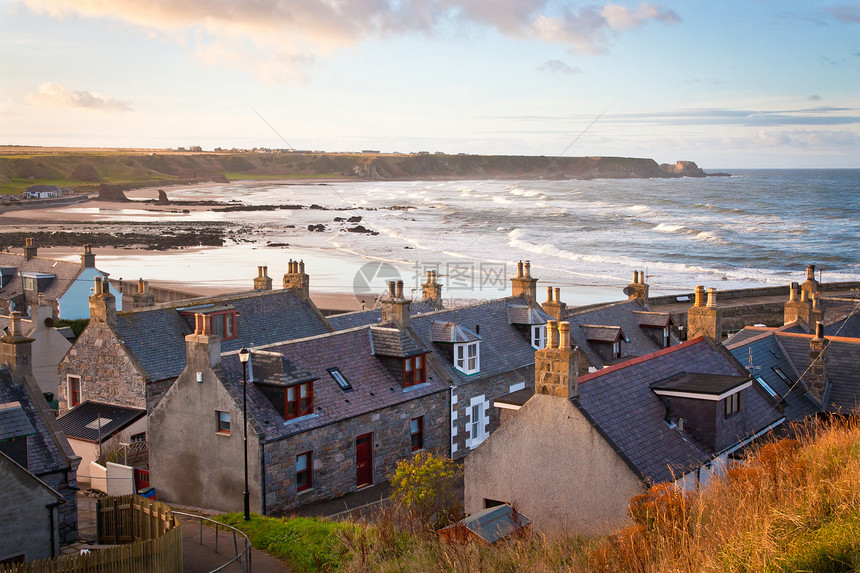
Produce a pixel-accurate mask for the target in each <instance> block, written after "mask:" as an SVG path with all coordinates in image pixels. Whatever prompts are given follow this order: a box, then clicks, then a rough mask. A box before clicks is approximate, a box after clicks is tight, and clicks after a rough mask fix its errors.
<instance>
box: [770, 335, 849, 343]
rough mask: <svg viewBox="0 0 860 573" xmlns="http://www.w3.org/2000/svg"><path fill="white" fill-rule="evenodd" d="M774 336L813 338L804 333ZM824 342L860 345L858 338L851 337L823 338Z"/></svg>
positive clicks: (813, 336)
mask: <svg viewBox="0 0 860 573" xmlns="http://www.w3.org/2000/svg"><path fill="white" fill-rule="evenodd" d="M776 334H778V335H780V336H787V337H789V338H807V339H809V340H812V339H813V338H815V335H814V334H811V333H810V334H806V333H804V332H777V333H776ZM824 339H825V340H829V341H830V342H845V343H848V344H860V338H854V337H852V336H825V337H824Z"/></svg>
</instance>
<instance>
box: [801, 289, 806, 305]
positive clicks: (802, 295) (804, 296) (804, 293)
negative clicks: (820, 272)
mask: <svg viewBox="0 0 860 573" xmlns="http://www.w3.org/2000/svg"><path fill="white" fill-rule="evenodd" d="M800 302H806V289H803V290H801V291H800Z"/></svg>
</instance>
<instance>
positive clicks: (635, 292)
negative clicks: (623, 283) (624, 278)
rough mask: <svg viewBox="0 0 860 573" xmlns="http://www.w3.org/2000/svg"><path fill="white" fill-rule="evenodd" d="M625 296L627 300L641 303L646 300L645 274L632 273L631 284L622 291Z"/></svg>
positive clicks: (642, 272)
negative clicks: (635, 300)
mask: <svg viewBox="0 0 860 573" xmlns="http://www.w3.org/2000/svg"><path fill="white" fill-rule="evenodd" d="M624 291H625V292H626V293H628V294H627V300H633V299H637V298H638V299H639V300H641V301H642V302H646V301H647V300H648V285H647V284H645V272H644V271H633V282H632V283H630V284H629V285H627V288H626V289H624Z"/></svg>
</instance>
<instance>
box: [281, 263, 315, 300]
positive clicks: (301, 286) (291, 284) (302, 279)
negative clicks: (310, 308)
mask: <svg viewBox="0 0 860 573" xmlns="http://www.w3.org/2000/svg"><path fill="white" fill-rule="evenodd" d="M284 288H291V289H296V290H298V291H299V292H300V293H302V296H304V297H305V298H309V297H310V277H308V275H306V274H305V262H304V261H294V260H292V259H290V262H289V263H288V264H287V274H285V275H284Z"/></svg>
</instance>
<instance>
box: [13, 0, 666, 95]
mask: <svg viewBox="0 0 860 573" xmlns="http://www.w3.org/2000/svg"><path fill="white" fill-rule="evenodd" d="M25 1H26V5H27V6H28V7H29V9H30V10H31V11H33V12H35V13H38V14H44V15H49V16H52V17H70V16H77V17H84V18H98V19H106V20H114V21H121V22H126V23H129V24H132V25H135V26H139V27H141V28H143V29H144V30H145V31H146V32H147V33H150V34H151V33H155V34H157V35H161V36H163V37H164V38H165V39H170V40H172V41H178V42H180V43H183V44H189V45H191V46H192V49H193V50H194V52H195V53H196V54H197V55H198V56H199V57H201V58H202V59H203V60H204V61H207V62H216V61H217V62H221V63H222V64H226V65H231V66H233V67H243V68H245V69H250V70H251V71H253V72H254V73H256V74H257V75H258V76H260V77H265V78H267V79H269V80H271V81H295V80H300V79H302V78H304V77H305V76H306V75H307V73H308V72H309V71H310V70H311V66H312V64H314V63H315V62H316V61H317V60H318V59H319V58H320V57H321V56H327V55H330V54H331V53H332V52H333V51H335V50H337V49H340V48H343V47H346V46H352V45H356V44H358V43H360V42H362V41H365V40H370V39H377V38H382V37H389V36H397V35H409V34H415V33H418V34H423V35H426V36H435V35H440V34H444V33H446V31H450V30H451V29H452V27H453V29H456V28H457V27H459V26H470V27H471V26H477V27H482V28H488V29H491V30H495V31H497V32H499V33H501V34H503V35H505V36H507V37H510V38H517V39H523V40H533V41H541V42H548V43H554V44H560V45H562V46H564V47H565V48H567V49H568V50H569V51H571V52H578V53H590V54H599V53H605V52H606V51H607V50H608V45H609V43H610V41H611V40H612V39H614V38H615V37H616V36H617V35H618V34H619V33H622V32H625V31H629V30H633V29H635V28H638V27H640V26H642V25H644V24H646V23H649V22H659V23H663V24H675V23H678V22H680V18H679V17H678V15H677V14H676V13H675V12H673V11H672V10H667V9H665V8H662V7H659V6H657V5H656V4H651V3H642V4H640V5H639V6H638V7H636V8H628V7H625V6H622V5H620V4H614V3H606V4H603V5H598V4H594V5H584V6H578V7H574V6H573V4H571V3H568V4H562V5H561V6H556V5H555V4H552V5H550V4H551V3H550V2H549V0H402V1H397V0H351V1H349V2H334V1H331V0H306V1H302V2H296V1H294V0H269V1H261V0H184V1H182V2H176V1H175V0H149V1H147V2H140V1H139V0H112V1H111V2H105V1H104V0H25ZM237 46H238V49H237Z"/></svg>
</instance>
